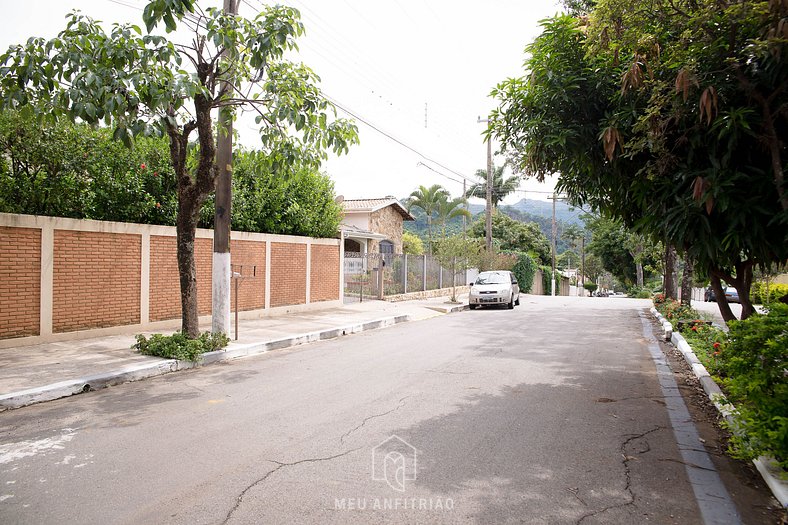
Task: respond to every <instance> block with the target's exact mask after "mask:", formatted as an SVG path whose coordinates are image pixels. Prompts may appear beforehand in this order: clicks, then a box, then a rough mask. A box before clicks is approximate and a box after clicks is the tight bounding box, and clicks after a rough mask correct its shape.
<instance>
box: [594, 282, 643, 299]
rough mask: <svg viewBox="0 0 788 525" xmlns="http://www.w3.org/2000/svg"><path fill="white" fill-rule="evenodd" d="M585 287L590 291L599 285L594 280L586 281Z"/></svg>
mask: <svg viewBox="0 0 788 525" xmlns="http://www.w3.org/2000/svg"><path fill="white" fill-rule="evenodd" d="M583 288H585V289H586V290H588V291H589V292H595V291H596V289H597V288H598V286H597V285H596V283H593V282H585V283H583ZM649 297H651V295H649Z"/></svg>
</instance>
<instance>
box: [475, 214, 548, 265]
mask: <svg viewBox="0 0 788 525" xmlns="http://www.w3.org/2000/svg"><path fill="white" fill-rule="evenodd" d="M484 228H485V223H484V218H483V217H482V218H480V219H479V220H477V221H476V222H474V223H473V225H472V226H471V229H470V231H469V235H473V236H475V237H479V238H484V233H485V231H484ZM492 236H493V239H494V240H495V241H497V242H498V245H499V246H500V249H501V250H504V251H507V250H508V251H515V252H523V253H527V254H529V255H531V256H532V257H533V258H534V260H538V261H540V262H542V263H543V264H544V263H547V262H548V261H550V243H549V242H548V241H547V237H545V236H544V234H543V233H542V232H541V230H540V229H539V226H537V225H536V224H534V223H522V222H518V221H516V220H514V219H512V218H510V217H508V216H506V215H504V214H503V213H494V214H493V216H492Z"/></svg>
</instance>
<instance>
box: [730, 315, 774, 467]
mask: <svg viewBox="0 0 788 525" xmlns="http://www.w3.org/2000/svg"><path fill="white" fill-rule="evenodd" d="M719 357H720V361H721V368H722V371H723V373H724V375H725V377H724V378H723V387H724V388H725V390H726V393H727V396H728V401H729V402H730V403H732V404H734V405H735V406H736V413H735V414H734V421H735V424H734V425H733V426H732V430H733V435H732V438H731V449H732V452H733V453H734V455H735V456H736V457H739V458H742V459H754V458H757V457H758V456H761V455H764V454H768V455H772V456H774V458H775V459H776V460H777V461H778V462H779V463H780V466H782V468H784V469H788V375H786V370H788V305H785V304H781V303H776V304H774V305H771V306H770V307H769V311H768V313H767V314H765V315H762V314H753V315H752V316H750V317H749V318H748V319H746V320H744V321H734V322H732V323H730V332H729V341H728V342H727V343H726V344H725V345H724V346H723V347H722V349H721V352H720V354H719Z"/></svg>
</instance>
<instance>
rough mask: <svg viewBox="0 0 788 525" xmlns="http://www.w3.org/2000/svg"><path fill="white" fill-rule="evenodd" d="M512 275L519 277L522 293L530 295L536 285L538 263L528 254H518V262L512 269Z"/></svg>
mask: <svg viewBox="0 0 788 525" xmlns="http://www.w3.org/2000/svg"><path fill="white" fill-rule="evenodd" d="M512 273H514V275H515V277H517V281H518V282H519V284H520V291H521V292H523V293H528V292H529V291H530V290H531V287H532V286H533V284H534V274H535V273H536V263H535V262H534V260H533V259H532V258H531V256H530V255H528V254H527V253H520V254H518V258H517V262H516V263H515V265H514V267H513V268H512Z"/></svg>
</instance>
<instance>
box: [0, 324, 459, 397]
mask: <svg viewBox="0 0 788 525" xmlns="http://www.w3.org/2000/svg"><path fill="white" fill-rule="evenodd" d="M452 311H459V310H452ZM412 320H413V317H412V316H410V315H396V316H390V317H382V318H380V319H374V320H372V321H365V322H362V323H354V324H349V325H345V326H340V327H339V328H328V329H325V330H318V331H315V332H308V333H304V334H297V335H293V336H287V337H282V338H279V339H274V340H271V341H265V342H260V343H250V344H245V345H239V344H234V343H230V345H229V346H228V347H227V348H225V349H223V350H217V351H215V352H208V353H206V354H203V356H202V359H201V360H200V361H199V362H196V363H193V362H191V361H179V360H177V359H163V360H161V361H157V362H154V363H142V364H138V365H132V366H127V367H124V368H121V369H119V370H114V371H112V372H106V373H103V374H96V375H90V376H85V377H81V378H77V379H69V380H66V381H60V382H57V383H52V384H49V385H45V386H41V387H36V388H30V389H27V390H20V391H17V392H11V393H9V394H3V395H1V396H0V412H2V411H5V410H8V409H14V408H21V407H24V406H28V405H32V404H35V403H43V402H45V401H53V400H55V399H60V398H63V397H69V396H73V395H77V394H83V393H85V392H90V391H91V390H100V389H102V388H106V387H109V386H113V385H119V384H122V383H130V382H132V381H139V380H142V379H147V378H149V377H156V376H161V375H164V374H169V373H172V372H177V371H179V370H188V369H191V368H197V367H200V366H204V365H209V364H213V363H219V362H223V361H231V360H233V359H239V358H242V357H247V356H252V355H259V354H263V353H266V352H269V351H271V350H279V349H282V348H290V347H293V346H297V345H302V344H305V343H311V342H314V341H322V340H325V339H335V338H338V337H342V336H343V335H349V334H356V333H359V332H364V331H367V330H376V329H378V328H385V327H387V326H393V325H395V324H399V323H404V322H407V321H412Z"/></svg>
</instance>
